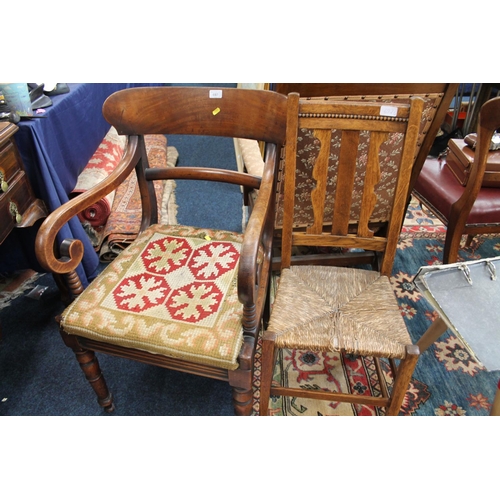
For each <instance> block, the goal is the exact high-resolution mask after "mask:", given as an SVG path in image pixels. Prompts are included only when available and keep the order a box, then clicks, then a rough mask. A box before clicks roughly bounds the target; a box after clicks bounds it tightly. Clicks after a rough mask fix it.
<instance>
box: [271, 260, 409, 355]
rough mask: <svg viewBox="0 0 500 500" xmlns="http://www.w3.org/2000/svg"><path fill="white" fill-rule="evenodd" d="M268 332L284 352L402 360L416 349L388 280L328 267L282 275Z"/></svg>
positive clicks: (293, 270)
mask: <svg viewBox="0 0 500 500" xmlns="http://www.w3.org/2000/svg"><path fill="white" fill-rule="evenodd" d="M297 290H300V294H297ZM268 330H269V331H273V332H275V333H276V339H275V343H276V347H278V348H281V349H282V348H286V347H287V346H294V348H296V349H310V350H313V351H321V352H323V351H329V352H339V351H345V352H346V353H353V354H360V355H371V356H384V357H385V356H387V353H390V354H391V356H393V357H396V358H399V359H401V358H404V357H405V355H406V350H405V347H406V346H407V345H409V344H411V340H410V336H409V334H408V330H407V329H406V326H405V323H404V320H403V317H402V316H401V312H400V310H399V307H398V305H397V302H396V301H395V300H394V291H393V289H392V286H391V284H390V281H389V278H388V277H387V276H383V275H380V274H379V273H378V272H376V271H369V270H360V269H352V268H342V267H339V268H336V269H335V270H334V272H333V273H332V269H331V268H329V267H326V266H291V267H290V268H289V269H283V271H282V273H281V276H280V280H279V294H278V296H277V298H276V300H275V302H274V304H273V314H272V317H271V321H270V323H269V326H268Z"/></svg>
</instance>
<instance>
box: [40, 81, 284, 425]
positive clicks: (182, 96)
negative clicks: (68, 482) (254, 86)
mask: <svg viewBox="0 0 500 500" xmlns="http://www.w3.org/2000/svg"><path fill="white" fill-rule="evenodd" d="M286 101H287V99H286V97H284V96H282V95H280V94H276V93H273V92H267V91H259V90H242V89H222V88H218V89H213V88H210V89H209V88H175V87H163V88H151V89H148V88H142V89H126V90H122V91H120V92H117V93H114V94H113V95H112V96H110V97H109V98H108V99H107V100H106V102H105V104H104V107H103V114H104V116H105V118H106V120H107V121H108V122H109V123H110V124H111V125H112V126H114V127H115V128H116V130H117V131H118V133H119V134H121V135H127V136H128V141H127V148H126V150H125V153H124V156H123V160H122V162H121V163H120V164H119V165H118V166H117V167H116V169H115V170H114V171H113V173H112V174H110V175H109V177H108V178H107V179H106V180H105V181H104V183H103V184H102V185H101V187H95V188H92V189H90V190H89V191H87V192H86V193H84V194H81V195H79V196H78V197H76V198H75V199H73V200H71V201H70V202H68V203H67V204H65V205H64V206H62V207H60V208H59V209H56V210H55V211H54V212H53V213H52V214H51V215H50V216H49V217H48V218H47V219H46V221H45V222H44V224H43V225H42V227H41V228H40V231H39V234H38V238H37V242H36V251H37V256H38V258H39V260H40V262H41V263H42V265H43V266H44V267H45V268H46V269H48V270H50V271H51V272H53V273H59V274H65V275H67V276H68V282H69V283H71V291H72V292H73V294H74V296H75V300H74V301H73V302H72V304H71V305H70V306H69V308H67V309H66V310H65V311H64V312H63V313H62V315H61V322H60V327H61V333H62V337H63V339H64V341H65V342H66V344H67V345H68V346H70V347H71V348H72V349H73V350H74V352H75V354H76V356H77V358H78V360H79V362H80V365H81V367H82V369H83V371H84V373H85V376H86V377H87V379H88V380H89V381H90V383H91V385H92V387H93V388H94V390H95V392H96V394H97V396H98V401H99V404H100V405H101V406H103V407H104V408H105V409H106V410H107V411H112V410H113V399H112V396H111V394H110V392H109V390H108V388H107V386H106V383H105V382H104V379H103V377H102V374H101V372H100V368H99V365H98V363H97V360H96V358H95V356H94V351H96V350H97V351H102V352H106V353H108V354H114V355H117V356H121V357H125V358H129V359H134V360H138V361H143V362H146V363H151V364H154V365H158V366H162V367H165V368H170V369H175V370H178V371H180V372H187V373H191V374H195V375H201V376H205V377H211V378H215V379H218V380H224V381H228V382H229V384H230V385H231V386H232V388H233V402H234V409H235V413H236V414H238V415H249V414H250V413H251V412H252V409H253V405H252V403H253V391H252V380H253V370H254V356H255V350H256V343H257V335H258V332H259V330H260V324H261V319H262V315H263V309H264V303H265V297H266V292H267V284H268V281H269V275H270V272H271V271H270V267H271V264H270V261H271V243H272V233H273V231H272V224H273V219H272V215H273V213H274V195H275V170H276V166H277V162H278V159H279V156H278V155H277V154H276V151H277V150H279V147H280V146H281V144H283V143H284V139H285V123H286ZM149 134H180V135H186V134H187V135H201V136H205V135H212V136H221V137H229V138H232V137H246V138H249V139H253V140H262V141H264V142H266V143H268V145H267V148H266V167H265V169H264V172H263V175H262V178H260V177H259V178H257V177H254V176H251V175H249V174H244V173H239V172H234V171H229V170H223V169H218V168H207V167H194V166H193V167H176V168H166V169H158V168H156V169H155V168H148V162H147V154H146V149H145V142H144V136H145V135H149ZM134 168H135V170H136V173H137V176H138V184H139V189H140V192H141V201H142V204H143V218H142V223H141V232H140V233H139V236H138V237H137V239H136V240H135V241H134V242H133V243H132V244H131V245H130V246H129V247H127V248H126V249H125V250H124V251H123V252H122V253H121V254H120V255H119V256H118V257H117V258H116V259H115V260H114V261H113V262H112V263H110V264H109V265H108V266H107V267H106V268H105V270H104V271H103V272H102V273H101V274H100V275H99V276H98V277H97V278H96V279H95V280H94V281H92V283H91V284H90V285H89V286H88V288H86V289H85V291H83V287H82V285H81V283H80V282H79V280H78V277H77V276H76V273H75V272H74V270H75V269H76V267H77V265H78V264H79V262H80V260H81V258H82V251H83V248H82V245H81V244H79V243H78V242H73V243H71V242H68V241H66V242H63V244H62V245H61V250H60V253H61V254H62V255H63V258H62V259H59V258H58V254H57V253H56V254H54V245H55V239H56V236H57V233H58V232H59V230H60V229H61V227H63V225H64V224H65V223H66V221H68V220H69V219H71V218H72V217H74V215H75V214H77V213H79V212H80V211H81V210H82V209H83V208H84V207H85V206H88V205H90V204H92V203H94V202H95V201H96V200H98V199H100V198H102V197H103V196H104V195H106V194H107V193H109V192H111V191H112V190H113V189H115V188H116V186H117V185H119V184H120V183H121V182H122V181H123V180H124V179H125V178H126V177H127V176H128V175H129V174H130V172H131V171H132V170H133V169H134ZM158 179H186V180H206V181H213V182H215V181H218V182H226V183H230V184H236V185H244V186H246V187H248V188H253V189H256V188H259V197H258V199H257V200H256V203H255V206H254V209H253V211H252V213H251V215H250V219H249V221H248V224H247V225H246V230H245V232H244V234H241V233H236V232H231V231H223V230H215V229H208V228H207V229H199V228H193V227H187V226H182V225H162V224H157V210H156V200H155V196H154V188H153V185H152V181H154V180H158ZM110 287H111V288H110Z"/></svg>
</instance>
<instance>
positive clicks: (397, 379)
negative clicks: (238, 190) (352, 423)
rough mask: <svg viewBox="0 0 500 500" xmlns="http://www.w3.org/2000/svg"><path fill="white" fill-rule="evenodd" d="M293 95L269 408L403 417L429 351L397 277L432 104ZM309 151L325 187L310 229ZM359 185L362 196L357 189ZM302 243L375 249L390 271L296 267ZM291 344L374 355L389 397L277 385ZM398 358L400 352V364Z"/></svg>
mask: <svg viewBox="0 0 500 500" xmlns="http://www.w3.org/2000/svg"><path fill="white" fill-rule="evenodd" d="M288 101H289V111H288V120H287V138H286V152H285V177H284V199H283V227H282V244H281V274H280V277H279V285H278V290H277V293H276V298H275V300H274V302H273V304H272V311H271V317H270V320H269V325H268V327H267V330H266V331H265V332H264V335H263V342H262V381H261V401H260V408H261V410H260V412H261V415H267V410H268V404H269V397H270V396H292V397H304V398H316V399H323V400H327V401H341V402H348V403H353V404H354V403H356V404H367V405H374V406H381V407H387V414H388V415H397V414H398V413H399V409H400V407H401V404H402V402H403V399H404V396H405V394H406V391H407V390H408V386H409V383H410V379H411V376H412V373H413V370H414V368H415V365H416V363H417V360H418V355H419V351H418V348H417V347H416V346H414V345H412V342H411V340H410V336H409V334H408V331H407V329H406V326H405V323H404V320H403V317H402V315H401V313H400V311H399V308H398V304H397V300H396V297H395V295H394V292H393V290H392V287H391V284H390V281H389V276H390V274H391V270H392V266H393V262H394V257H395V253H396V245H397V242H398V237H399V233H400V229H401V220H402V218H403V216H404V212H405V209H406V198H407V194H408V181H409V178H410V175H411V168H412V165H413V158H414V151H415V145H416V142H417V137H418V130H419V127H420V121H421V114H422V109H423V105H424V102H423V100H422V99H420V98H411V100H410V103H411V104H399V103H398V104H395V103H391V104H385V103H373V102H362V103H360V102H349V101H340V102H339V101H330V100H324V99H322V100H313V99H311V100H307V99H300V100H299V96H298V94H289V96H288ZM304 130H307V132H306V133H304ZM301 132H302V134H301V135H299V134H300V133H301ZM299 137H300V138H301V140H300V141H298V138H299ZM386 143H397V146H396V147H394V148H393V150H392V154H387V153H386V149H385V147H384V145H385V144H386ZM305 152H307V153H308V157H309V165H310V168H311V169H312V177H313V178H314V180H315V188H314V189H313V190H312V191H311V193H310V195H309V196H308V197H307V198H305V199H304V200H303V206H304V205H306V204H308V205H309V206H310V208H311V213H312V215H313V220H312V224H311V225H310V226H309V227H308V228H307V230H306V231H300V230H299V229H298V228H297V227H296V226H295V223H294V221H295V217H294V210H297V203H296V201H295V200H296V187H297V186H299V185H300V184H301V183H302V182H303V179H302V178H301V177H300V176H299V175H300V173H301V172H302V165H301V158H302V157H303V154H304V153H305ZM332 158H334V159H335V161H334V163H335V170H333V171H332V170H331V169H330V168H329V167H330V164H331V159H332ZM389 171H395V172H396V176H395V179H396V182H395V184H394V185H393V187H392V190H389V192H388V193H385V196H384V197H382V196H380V195H377V193H376V187H377V185H378V184H379V182H380V179H381V178H383V177H386V176H387V175H388V172H389ZM329 183H334V184H335V190H334V195H333V196H332V195H331V193H330V192H329V191H328V190H327V185H328V184H329ZM355 192H357V193H361V197H360V198H359V197H355V196H354V194H353V193H355ZM380 205H381V206H382V207H380ZM380 208H382V209H383V210H384V211H386V212H388V213H389V214H390V216H389V223H388V226H387V229H386V231H385V233H384V235H383V236H380V235H378V234H376V233H375V232H374V231H372V230H371V229H370V221H371V218H372V214H373V213H375V212H376V211H377V210H379V209H380ZM352 221H355V222H356V224H354V225H352ZM293 246H315V247H321V246H323V247H343V248H350V249H355V250H359V249H369V250H374V251H377V252H379V253H380V255H381V262H380V273H379V272H377V271H371V270H366V269H359V268H352V269H351V268H346V267H335V266H324V265H323V266H319V265H297V266H293V265H291V264H292V247H293ZM282 349H299V350H310V351H315V352H336V353H346V354H348V355H353V356H356V355H359V356H373V357H374V362H375V364H376V366H377V373H378V376H379V377H378V378H379V382H380V386H381V391H382V397H374V396H365V395H359V394H353V393H346V392H340V391H339V392H334V391H332V392H326V391H321V390H320V391H318V390H314V389H309V387H304V388H302V387H301V388H292V387H284V386H283V385H272V380H273V374H274V369H275V366H276V356H277V352H278V350H282ZM379 358H388V359H389V361H390V364H391V367H392V369H393V370H392V371H393V377H394V385H393V387H392V391H389V390H388V388H387V387H386V380H385V377H384V375H383V372H382V368H381V365H380V361H379ZM396 359H399V360H400V363H399V366H397V367H396V361H395V360H396ZM305 385H307V384H305Z"/></svg>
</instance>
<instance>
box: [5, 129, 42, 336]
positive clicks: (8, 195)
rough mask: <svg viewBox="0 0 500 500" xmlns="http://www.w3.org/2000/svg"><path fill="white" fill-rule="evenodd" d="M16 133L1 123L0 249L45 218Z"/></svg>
mask: <svg viewBox="0 0 500 500" xmlns="http://www.w3.org/2000/svg"><path fill="white" fill-rule="evenodd" d="M17 130H18V127H17V126H16V125H13V124H11V123H9V122H0V246H1V245H2V244H3V242H4V241H5V239H6V238H7V237H8V236H9V234H11V233H12V231H13V230H15V229H17V228H26V227H30V226H33V224H35V223H36V222H37V221H38V220H40V219H42V218H43V217H45V216H46V215H47V211H46V208H45V206H44V204H43V202H42V201H41V200H39V199H37V198H35V195H34V194H33V190H32V188H31V185H30V183H29V180H28V178H27V176H26V172H25V171H24V166H23V163H22V161H21V158H20V156H19V152H18V150H17V146H16V144H15V142H14V140H13V135H14V134H15V133H16V131H17ZM1 335H2V333H1V330H0V338H1Z"/></svg>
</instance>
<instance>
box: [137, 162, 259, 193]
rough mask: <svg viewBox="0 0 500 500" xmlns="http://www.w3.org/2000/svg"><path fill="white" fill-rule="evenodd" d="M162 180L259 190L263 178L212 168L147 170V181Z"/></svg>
mask: <svg viewBox="0 0 500 500" xmlns="http://www.w3.org/2000/svg"><path fill="white" fill-rule="evenodd" d="M161 179H190V180H198V181H215V182H225V183H227V184H237V185H239V186H245V187H249V188H251V189H259V187H260V182H261V178H260V177H259V176H257V175H250V174H246V173H243V172H235V171H233V170H224V169H222V168H212V167H175V168H148V169H146V180H148V181H153V180H161Z"/></svg>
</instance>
